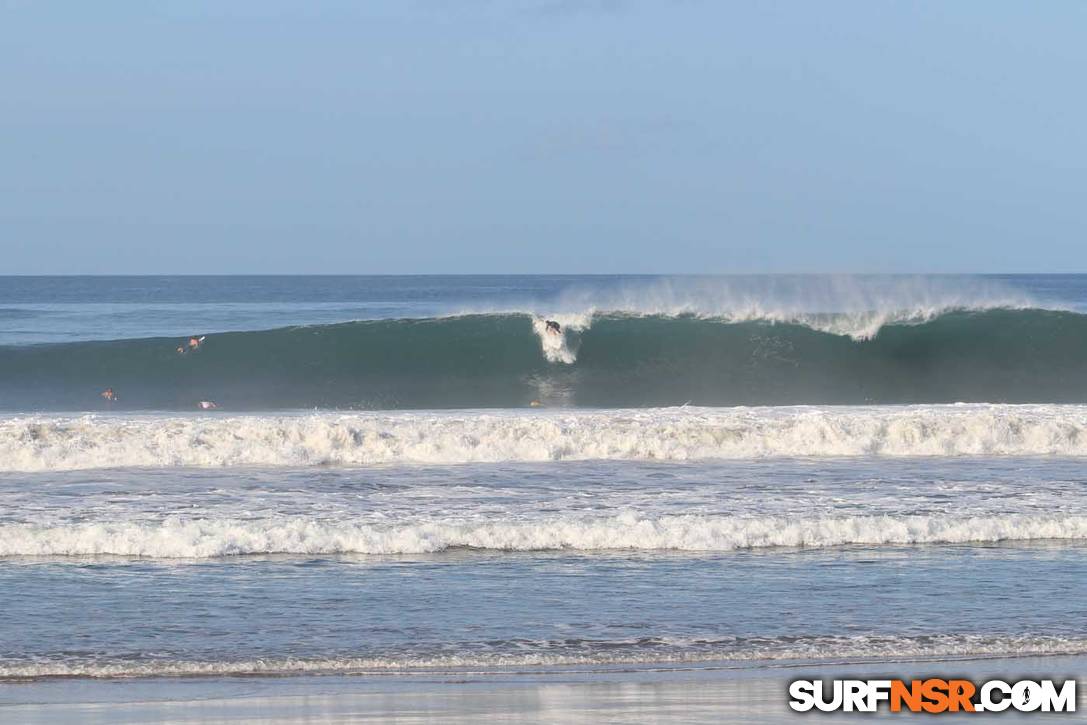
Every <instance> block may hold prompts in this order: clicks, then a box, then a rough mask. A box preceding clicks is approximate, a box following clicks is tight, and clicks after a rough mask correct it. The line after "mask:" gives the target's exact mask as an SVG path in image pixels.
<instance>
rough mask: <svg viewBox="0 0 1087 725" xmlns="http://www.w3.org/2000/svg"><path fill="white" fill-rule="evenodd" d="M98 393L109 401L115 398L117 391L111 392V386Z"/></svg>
mask: <svg viewBox="0 0 1087 725" xmlns="http://www.w3.org/2000/svg"><path fill="white" fill-rule="evenodd" d="M99 395H101V396H102V397H103V398H105V399H106V400H108V401H109V402H111V403H112V402H113V401H115V400H117V393H115V392H113V388H106V389H105V390H103V391H102V392H101V393H99Z"/></svg>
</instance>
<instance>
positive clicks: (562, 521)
mask: <svg viewBox="0 0 1087 725" xmlns="http://www.w3.org/2000/svg"><path fill="white" fill-rule="evenodd" d="M1040 539H1050V540H1083V539H1087V516H1082V515H1080V516H1075V515H1056V514H1054V515H1048V516H1041V515H1021V514H1011V515H992V516H984V517H968V516H954V515H947V514H941V515H937V516H902V515H894V516H891V515H885V516H839V517H804V516H797V517H781V516H763V517H746V518H745V517H734V516H711V515H696V514H682V515H669V516H647V515H642V514H638V513H634V512H625V513H622V514H619V515H615V516H606V517H595V518H587V517H583V516H577V515H569V514H567V515H562V516H555V517H552V518H545V519H538V520H524V519H503V518H502V517H493V518H488V519H485V520H478V519H473V520H456V519H452V520H442V519H430V520H416V521H405V522H404V523H383V524H373V523H353V522H351V521H324V520H320V519H315V518H313V517H308V516H277V517H272V518H267V519H255V520H253V519H206V518H186V517H179V516H171V517H168V518H166V519H163V520H161V521H152V522H115V523H107V522H101V523H72V524H61V525H41V524H25V523H18V524H3V525H0V556H29V557H53V556H91V555H114V556H138V557H151V558H164V559H201V558H211V557H222V556H236V555H251V554H306V555H313V554H425V553H433V552H439V551H445V550H448V549H453V548H470V549H481V550H494V551H550V550H575V551H601V550H614V549H628V550H672V551H699V552H706V551H734V550H737V549H751V548H766V547H815V548H820V547H830V546H843V545H847V544H863V545H868V546H876V545H903V544H945V543H965V542H979V541H981V542H996V541H1029V540H1040Z"/></svg>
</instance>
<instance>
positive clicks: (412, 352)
mask: <svg viewBox="0 0 1087 725" xmlns="http://www.w3.org/2000/svg"><path fill="white" fill-rule="evenodd" d="M556 318H557V319H559V321H560V322H563V323H564V325H565V327H564V331H563V334H562V335H561V336H554V335H552V334H551V333H548V332H546V330H545V329H544V326H543V325H542V318H539V317H536V316H533V315H527V314H485V315H464V316H459V317H448V318H429V319H418V320H375V321H363V322H352V323H344V324H335V325H320V326H313V327H292V328H284V329H278V330H269V331H261V332H232V333H222V334H217V335H211V336H209V337H208V339H207V342H206V343H205V346H204V348H203V349H202V350H200V351H198V352H196V353H191V354H186V355H179V354H177V353H176V352H175V347H176V345H177V343H178V340H177V339H173V338H152V339H133V340H118V341H105V342H79V343H70V344H48V345H33V346H23V347H15V346H8V347H3V348H0V405H2V406H3V407H4V408H7V409H9V410H86V409H101V408H102V406H103V402H102V401H101V399H99V398H98V392H99V391H101V390H102V389H104V388H105V387H107V386H108V387H112V388H114V389H115V390H116V391H117V393H118V395H119V400H118V401H117V402H116V403H114V404H113V406H112V407H113V408H114V409H117V410H127V409H160V410H170V409H174V410H177V409H181V410H184V409H192V408H193V407H194V406H195V405H196V403H197V402H198V401H200V400H206V399H213V400H215V401H217V402H218V403H219V404H220V406H222V407H224V408H228V409H232V410H257V409H263V410H268V409H292V408H313V407H321V408H341V409H395V408H413V409H421V408H479V407H522V406H525V405H527V404H529V402H530V401H533V400H539V401H541V402H542V403H543V404H544V405H555V406H584V407H646V406H667V405H679V404H683V403H688V402H690V403H693V404H695V405H713V406H723V405H793V404H823V403H826V404H865V403H939V402H958V401H963V402H971V401H976V402H983V401H984V402H1013V403H1015V402H1039V403H1041V402H1066V403H1072V402H1087V315H1081V314H1077V313H1074V312H1062V311H1051V310H1038V309H988V310H978V311H968V310H959V311H946V312H943V313H942V314H938V315H936V316H934V317H931V318H924V319H912V320H899V321H897V322H894V323H893V324H885V325H883V326H882V327H879V329H878V332H876V333H875V334H874V336H871V337H864V336H863V335H858V336H851V335H850V334H839V332H835V331H834V330H837V329H838V328H840V327H841V326H842V325H843V324H844V323H843V321H842V319H841V318H840V317H835V316H823V317H819V316H810V315H809V316H807V317H806V318H804V319H803V320H799V319H798V320H794V321H789V322H781V321H773V320H766V319H747V320H739V321H737V320H732V321H729V320H726V319H716V318H715V319H707V318H705V317H698V316H683V315H680V316H660V315H649V316H636V315H630V314H603V315H600V314H598V315H594V316H589V315H566V316H563V315H558V316H556Z"/></svg>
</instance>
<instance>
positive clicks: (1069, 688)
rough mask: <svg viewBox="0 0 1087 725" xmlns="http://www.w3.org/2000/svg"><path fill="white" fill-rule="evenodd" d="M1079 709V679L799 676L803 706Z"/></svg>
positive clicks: (797, 692)
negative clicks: (835, 678) (854, 678)
mask: <svg viewBox="0 0 1087 725" xmlns="http://www.w3.org/2000/svg"><path fill="white" fill-rule="evenodd" d="M884 704H886V706H887V709H888V710H890V711H891V712H927V713H945V712H1003V711H1005V710H1009V709H1010V710H1015V711H1018V712H1075V711H1076V681H1075V680H1074V679H1070V680H1065V681H1063V682H1061V683H1059V684H1058V683H1057V682H1056V681H1054V680H1019V681H1017V682H1005V681H1003V680H988V681H987V682H981V683H974V682H971V681H970V680H941V679H936V678H930V679H927V680H910V681H906V680H828V681H826V682H824V681H823V680H794V681H793V682H792V683H790V685H789V707H791V708H792V709H793V710H795V711H797V712H808V711H810V710H812V709H815V710H819V711H822V712H876V711H877V710H878V709H880V707H881V705H884Z"/></svg>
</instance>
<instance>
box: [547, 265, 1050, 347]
mask: <svg viewBox="0 0 1087 725" xmlns="http://www.w3.org/2000/svg"><path fill="white" fill-rule="evenodd" d="M1039 304H1040V303H1039V302H1038V301H1037V300H1034V299H1033V298H1031V297H1030V296H1029V295H1028V294H1026V293H1025V292H1023V291H1022V290H1017V289H1013V288H1011V287H1009V286H1008V285H1007V284H1005V283H1003V282H1001V281H999V280H996V279H992V278H982V277H968V276H946V277H945V276H921V275H915V276H886V275H871V276H865V275H859V276H858V275H816V276H808V275H795V276H735V277H662V278H654V279H646V280H624V281H623V282H622V283H621V284H618V285H612V286H605V287H603V288H601V287H576V286H574V287H571V288H569V289H567V290H566V291H564V293H563V294H562V296H561V298H560V300H559V302H558V303H557V304H556V305H555V306H556V308H557V309H558V310H560V311H566V312H573V311H576V312H579V313H580V314H581V315H582V316H585V315H591V314H593V313H606V312H623V313H628V314H640V315H670V316H674V315H694V316H697V317H705V318H710V319H720V320H724V321H727V322H746V321H751V320H764V321H770V322H788V323H796V324H802V325H806V326H808V327H812V328H814V329H817V330H821V331H823V332H830V333H833V334H836V335H847V336H849V337H852V338H854V339H857V340H863V339H867V338H870V337H872V336H873V335H875V334H876V333H877V332H879V330H880V328H882V327H883V326H884V325H889V324H910V323H921V322H925V321H928V320H931V319H933V318H935V317H938V316H939V315H941V314H944V313H946V312H950V311H955V310H986V309H994V308H1013V309H1018V308H1027V307H1037V306H1039Z"/></svg>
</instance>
